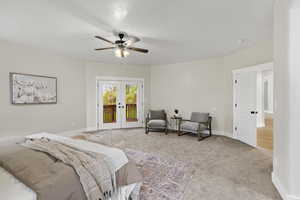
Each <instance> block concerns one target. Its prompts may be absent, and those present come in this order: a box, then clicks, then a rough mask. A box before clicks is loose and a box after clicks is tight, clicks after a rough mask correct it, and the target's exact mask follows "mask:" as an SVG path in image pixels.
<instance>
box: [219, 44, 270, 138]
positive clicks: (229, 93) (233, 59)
mask: <svg viewBox="0 0 300 200" xmlns="http://www.w3.org/2000/svg"><path fill="white" fill-rule="evenodd" d="M268 62H273V40H269V41H264V42H260V43H257V44H256V45H254V46H252V47H250V48H245V49H243V50H240V51H238V52H235V53H233V54H231V55H228V56H225V57H224V71H225V74H224V76H225V78H224V80H225V82H224V86H225V91H226V92H225V93H224V94H225V96H224V106H225V110H224V118H225V119H224V121H225V122H224V123H225V131H226V132H230V133H232V132H233V130H232V120H233V112H232V109H233V108H232V99H233V87H232V70H234V69H239V68H243V67H249V66H253V65H257V64H263V63H268Z"/></svg>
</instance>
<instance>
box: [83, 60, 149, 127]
mask: <svg viewBox="0 0 300 200" xmlns="http://www.w3.org/2000/svg"><path fill="white" fill-rule="evenodd" d="M85 66H86V91H87V93H86V101H87V104H86V113H87V127H96V126H97V122H96V95H97V94H96V77H97V76H108V77H111V76H115V77H129V78H143V79H144V81H145V85H144V93H145V101H144V103H145V112H147V110H148V108H149V105H150V68H149V66H147V65H121V64H119V65H118V64H103V63H97V62H88V63H86V65H85Z"/></svg>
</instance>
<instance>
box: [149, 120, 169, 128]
mask: <svg viewBox="0 0 300 200" xmlns="http://www.w3.org/2000/svg"><path fill="white" fill-rule="evenodd" d="M148 126H149V127H151V128H155V127H156V128H162V127H165V126H166V121H165V120H161V119H152V120H150V121H149V122H148Z"/></svg>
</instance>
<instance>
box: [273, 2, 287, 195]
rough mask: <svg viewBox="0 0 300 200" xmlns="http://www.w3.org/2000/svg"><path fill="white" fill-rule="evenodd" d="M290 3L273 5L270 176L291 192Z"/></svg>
mask: <svg viewBox="0 0 300 200" xmlns="http://www.w3.org/2000/svg"><path fill="white" fill-rule="evenodd" d="M288 10H289V2H288V0H276V1H275V5H274V95H275V113H274V159H273V168H274V169H273V175H274V176H275V177H276V179H278V180H279V182H280V184H281V185H282V187H283V188H284V189H285V190H286V192H288V191H289V190H290V183H289V179H290V173H289V171H290V167H289V166H290V159H289V158H290V156H289V148H290V145H289V143H290V137H289V124H288V122H289V74H288V73H289V72H288V65H289V61H288V52H289V50H288V48H289V47H288V43H289V42H288V41H289V36H288V34H289V26H288V24H289V16H288V15H289V13H288Z"/></svg>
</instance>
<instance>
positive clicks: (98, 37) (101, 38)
mask: <svg viewBox="0 0 300 200" xmlns="http://www.w3.org/2000/svg"><path fill="white" fill-rule="evenodd" d="M95 38H97V39H100V40H103V41H105V42H108V43H110V44H115V43H114V42H112V41H109V40H107V39H105V38H103V37H100V36H95Z"/></svg>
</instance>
